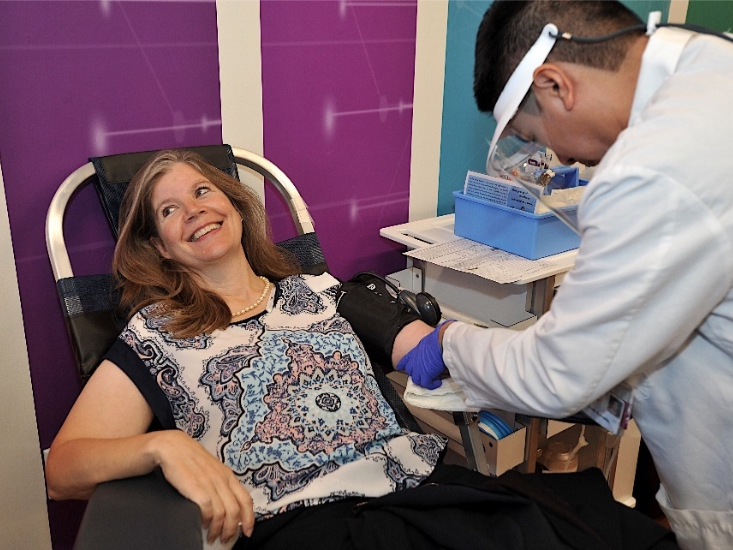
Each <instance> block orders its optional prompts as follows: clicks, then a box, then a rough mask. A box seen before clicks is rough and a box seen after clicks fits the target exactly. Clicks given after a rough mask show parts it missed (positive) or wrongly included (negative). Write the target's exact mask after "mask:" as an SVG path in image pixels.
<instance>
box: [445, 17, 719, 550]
mask: <svg viewBox="0 0 733 550" xmlns="http://www.w3.org/2000/svg"><path fill="white" fill-rule="evenodd" d="M579 224H580V229H581V233H582V242H581V245H580V249H579V251H578V256H577V260H576V263H575V267H574V268H573V270H572V271H571V272H570V273H568V275H567V276H566V277H565V279H564V282H563V284H562V286H561V287H560V289H559V291H558V293H557V296H556V297H555V299H554V301H553V303H552V307H551V309H550V311H549V312H548V313H547V314H545V315H544V316H543V317H542V318H540V319H539V320H538V322H537V323H536V324H535V325H534V326H532V327H531V328H529V329H527V330H524V331H513V330H510V329H480V328H477V327H473V326H470V325H466V324H463V323H454V324H452V325H451V326H450V327H449V328H448V329H447V331H446V332H445V337H444V340H443V346H444V352H443V358H444V359H445V362H446V365H447V366H448V368H449V370H450V372H451V375H452V377H453V378H454V379H455V380H456V381H457V382H458V383H459V384H460V385H461V386H462V387H463V389H464V391H465V393H466V395H467V398H468V403H469V405H472V406H476V407H497V408H501V409H506V410H510V411H517V412H523V413H529V414H534V415H541V416H548V417H556V418H560V417H563V416H566V415H569V414H571V413H575V412H577V411H578V410H580V409H582V408H584V407H585V406H586V405H588V404H589V403H591V402H592V401H594V400H595V399H596V398H598V397H599V396H602V395H603V394H605V393H607V392H608V391H609V390H611V389H612V388H613V387H614V386H616V385H617V384H618V383H620V382H621V381H623V380H626V379H631V380H632V381H633V383H634V384H635V385H636V390H635V402H634V407H633V411H632V414H633V416H634V418H635V420H636V422H637V423H638V425H639V429H640V430H641V433H642V436H643V438H644V440H645V442H646V443H647V445H648V446H649V449H650V451H651V453H652V455H653V457H654V462H655V464H656V467H657V470H658V472H659V475H660V478H661V480H662V489H661V490H660V494H659V495H658V499H659V501H660V502H661V503H662V505H663V506H664V507H665V511H666V513H667V515H668V518H669V520H670V524H671V526H672V527H673V530H675V532H676V534H677V536H678V540H679V541H680V544H681V545H682V546H683V547H685V548H726V549H730V548H733V419H731V418H730V416H731V415H733V290H732V289H733V44H731V43H729V42H726V41H724V40H721V39H720V38H716V37H703V36H700V35H695V34H692V33H689V32H687V31H681V30H673V29H660V30H658V31H656V32H655V33H654V34H653V35H652V36H651V38H650V40H649V43H648V45H647V48H646V50H645V53H644V58H643V62H642V68H641V74H640V78H639V81H638V85H637V89H636V92H635V97H634V103H633V107H632V112H631V117H630V120H629V125H628V128H627V129H626V130H624V131H623V132H622V133H621V134H620V135H619V137H618V139H617V141H616V143H615V144H614V145H613V146H612V147H611V149H609V151H608V152H607V154H606V156H605V157H604V158H603V161H602V162H601V164H599V166H598V168H597V169H596V172H595V175H594V177H593V178H592V180H591V182H590V183H589V185H588V188H587V190H586V193H585V196H584V198H583V200H582V202H581V205H580V208H579Z"/></svg>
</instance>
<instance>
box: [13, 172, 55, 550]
mask: <svg viewBox="0 0 733 550" xmlns="http://www.w3.org/2000/svg"><path fill="white" fill-rule="evenodd" d="M0 281H2V292H0V311H1V312H2V313H1V314H0V350H2V355H0V377H1V378H0V380H2V382H1V383H0V418H2V421H1V422H0V511H1V512H0V548H23V549H28V550H36V549H39V550H40V549H46V548H51V533H50V529H49V524H48V511H47V508H46V483H45V479H44V475H43V463H42V460H41V448H40V443H39V439H38V429H37V427H36V410H35V406H34V403H33V391H32V388H31V378H30V367H29V363H28V352H27V350H26V341H25V332H24V330H23V317H22V313H21V309H20V295H19V293H18V279H17V276H16V272H15V258H14V256H13V246H12V242H11V239H10V225H9V222H8V209H7V206H6V203H5V185H4V183H3V177H2V167H0Z"/></svg>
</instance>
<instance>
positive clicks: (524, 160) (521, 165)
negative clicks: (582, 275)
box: [486, 23, 580, 234]
mask: <svg viewBox="0 0 733 550" xmlns="http://www.w3.org/2000/svg"><path fill="white" fill-rule="evenodd" d="M558 36H559V32H558V29H557V27H556V26H555V25H553V24H552V23H548V24H547V25H545V27H544V28H543V29H542V32H541V33H540V36H539V37H538V38H537V40H536V41H535V43H534V44H533V45H532V47H531V48H530V49H529V51H527V53H526V54H525V56H524V57H523V58H522V60H521V61H520V62H519V65H517V68H516V69H514V72H513V73H512V75H511V76H510V77H509V80H508V81H507V83H506V85H505V86H504V89H503V90H502V92H501V94H500V95H499V99H498V100H497V101H496V105H495V106H494V111H493V114H494V118H495V119H496V130H495V131H494V136H493V138H492V139H491V145H490V146H489V154H488V156H487V158H486V173H487V174H490V175H496V176H499V177H502V178H505V179H510V180H513V181H516V182H518V183H519V184H520V185H522V186H523V187H524V188H525V189H526V190H527V191H528V192H529V193H530V194H531V195H532V196H534V197H535V198H536V199H537V200H539V201H540V202H542V203H543V204H545V206H547V207H548V208H549V210H550V211H551V212H552V213H553V214H555V215H556V216H557V217H558V218H559V219H560V220H561V221H562V222H563V223H565V224H566V225H567V226H568V227H569V228H570V229H572V230H573V231H574V232H575V233H578V234H580V232H579V230H578V226H577V224H576V223H575V221H574V220H573V219H571V218H570V217H569V216H568V215H567V214H566V213H565V212H563V211H562V210H559V209H557V208H555V207H554V206H553V205H551V204H548V202H547V201H546V200H545V199H544V198H543V194H542V192H541V191H540V190H538V189H537V187H536V185H532V184H536V183H537V181H538V178H537V177H535V174H536V172H537V171H540V172H541V171H544V170H542V169H543V168H544V167H543V166H542V164H543V163H542V161H539V162H535V163H534V164H533V163H532V159H534V160H535V161H538V160H539V157H540V153H541V152H542V151H543V150H544V147H543V146H542V145H540V144H538V143H534V142H530V141H524V140H522V139H520V138H519V137H517V136H510V137H505V138H502V137H501V136H502V134H503V133H504V131H505V130H506V128H507V126H508V125H509V123H510V122H511V120H512V119H513V118H514V116H515V115H516V114H517V111H518V110H519V106H520V105H521V104H522V101H523V100H524V98H525V96H526V95H527V93H528V92H529V90H530V88H531V87H532V82H533V81H534V72H535V70H536V69H537V68H538V67H539V66H540V65H542V64H543V63H544V62H545V60H546V59H547V56H548V55H549V54H550V51H551V50H552V48H553V46H554V45H555V42H556V41H557V39H558ZM540 177H541V176H540Z"/></svg>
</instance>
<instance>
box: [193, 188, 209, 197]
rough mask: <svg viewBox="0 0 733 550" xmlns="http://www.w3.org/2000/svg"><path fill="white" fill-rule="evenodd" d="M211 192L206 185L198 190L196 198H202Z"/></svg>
mask: <svg viewBox="0 0 733 550" xmlns="http://www.w3.org/2000/svg"><path fill="white" fill-rule="evenodd" d="M209 190H210V189H209V188H208V187H206V186H205V185H202V186H201V187H199V188H198V189H196V196H197V197H200V196H201V195H205V194H206V193H208V192H209Z"/></svg>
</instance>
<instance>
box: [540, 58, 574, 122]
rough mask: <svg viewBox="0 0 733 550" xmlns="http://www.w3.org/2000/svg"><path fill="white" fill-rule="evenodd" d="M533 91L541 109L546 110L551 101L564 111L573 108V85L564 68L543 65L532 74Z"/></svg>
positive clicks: (554, 65) (551, 64)
mask: <svg viewBox="0 0 733 550" xmlns="http://www.w3.org/2000/svg"><path fill="white" fill-rule="evenodd" d="M533 84H534V86H533V91H534V94H535V96H537V101H538V103H539V104H540V105H541V106H542V108H547V107H549V105H551V104H552V103H551V102H552V101H555V102H557V104H558V105H559V106H561V107H562V108H563V109H565V110H566V111H572V110H573V107H574V106H575V99H576V98H575V93H576V90H575V83H574V81H573V79H572V78H571V75H570V74H568V72H567V71H566V70H565V68H564V67H561V66H558V65H556V64H555V63H544V64H543V65H540V66H539V67H538V68H537V69H536V70H535V72H534V81H533Z"/></svg>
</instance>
